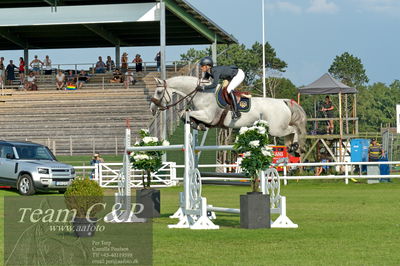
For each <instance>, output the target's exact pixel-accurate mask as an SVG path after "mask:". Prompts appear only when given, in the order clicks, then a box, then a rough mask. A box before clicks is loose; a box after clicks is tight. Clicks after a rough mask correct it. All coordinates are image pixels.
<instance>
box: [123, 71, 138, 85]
mask: <svg viewBox="0 0 400 266" xmlns="http://www.w3.org/2000/svg"><path fill="white" fill-rule="evenodd" d="M131 84H132V85H135V78H134V77H133V73H132V70H128V72H126V73H125V78H124V86H125V89H128V88H129V85H131Z"/></svg>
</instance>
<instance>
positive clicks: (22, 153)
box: [15, 145, 55, 160]
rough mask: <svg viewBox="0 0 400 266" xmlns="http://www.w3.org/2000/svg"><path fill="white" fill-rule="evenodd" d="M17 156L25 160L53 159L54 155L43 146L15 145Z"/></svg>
mask: <svg viewBox="0 0 400 266" xmlns="http://www.w3.org/2000/svg"><path fill="white" fill-rule="evenodd" d="M15 148H16V149H17V153H18V157H19V158H20V159H27V160H55V157H54V155H53V154H52V153H51V151H50V150H49V149H48V148H47V147H45V146H33V145H16V146H15Z"/></svg>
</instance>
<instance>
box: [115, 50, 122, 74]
mask: <svg viewBox="0 0 400 266" xmlns="http://www.w3.org/2000/svg"><path fill="white" fill-rule="evenodd" d="M115 67H116V68H118V69H120V67H121V47H120V45H119V44H117V45H116V46H115Z"/></svg>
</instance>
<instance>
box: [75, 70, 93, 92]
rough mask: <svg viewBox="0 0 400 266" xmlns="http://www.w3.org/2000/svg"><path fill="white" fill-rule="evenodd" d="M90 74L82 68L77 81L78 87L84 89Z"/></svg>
mask: <svg viewBox="0 0 400 266" xmlns="http://www.w3.org/2000/svg"><path fill="white" fill-rule="evenodd" d="M89 79H90V78H89V76H88V74H87V73H86V72H85V71H84V70H81V72H80V73H79V75H78V81H77V89H82V87H83V84H85V83H86V82H88V81H89Z"/></svg>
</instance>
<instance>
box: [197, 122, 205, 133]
mask: <svg viewBox="0 0 400 266" xmlns="http://www.w3.org/2000/svg"><path fill="white" fill-rule="evenodd" d="M197 129H198V130H201V131H206V130H207V127H206V126H205V125H204V124H203V123H200V124H198V125H197Z"/></svg>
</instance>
